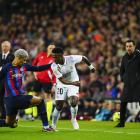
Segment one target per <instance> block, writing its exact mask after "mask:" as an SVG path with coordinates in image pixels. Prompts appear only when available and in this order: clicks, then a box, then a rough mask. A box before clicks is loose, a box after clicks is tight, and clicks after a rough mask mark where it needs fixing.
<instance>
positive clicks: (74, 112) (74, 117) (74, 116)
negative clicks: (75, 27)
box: [71, 105, 78, 121]
mask: <svg viewBox="0 0 140 140" xmlns="http://www.w3.org/2000/svg"><path fill="white" fill-rule="evenodd" d="M77 111H78V105H77V106H76V107H71V115H72V118H71V120H72V121H76V116H77Z"/></svg>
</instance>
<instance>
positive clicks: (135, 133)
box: [18, 125, 140, 135]
mask: <svg viewBox="0 0 140 140" xmlns="http://www.w3.org/2000/svg"><path fill="white" fill-rule="evenodd" d="M18 126H21V127H40V128H42V126H26V125H18ZM57 129H68V130H74V129H70V128H57ZM79 130H80V131H91V132H104V133H117V134H118V133H121V134H132V135H134V134H136V135H140V133H129V132H114V131H101V130H86V129H79ZM79 130H78V131H79Z"/></svg>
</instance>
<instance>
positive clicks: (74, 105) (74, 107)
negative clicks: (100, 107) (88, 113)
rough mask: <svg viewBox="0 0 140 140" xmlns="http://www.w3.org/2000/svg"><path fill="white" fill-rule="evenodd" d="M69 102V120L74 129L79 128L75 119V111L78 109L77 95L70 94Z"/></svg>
mask: <svg viewBox="0 0 140 140" xmlns="http://www.w3.org/2000/svg"><path fill="white" fill-rule="evenodd" d="M70 103H71V115H72V118H71V122H72V124H73V127H74V129H75V130H78V129H79V125H78V123H77V120H76V116H77V111H78V105H77V104H78V97H77V96H70Z"/></svg>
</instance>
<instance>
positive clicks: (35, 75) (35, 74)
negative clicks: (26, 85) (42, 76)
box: [34, 72, 38, 80]
mask: <svg viewBox="0 0 140 140" xmlns="http://www.w3.org/2000/svg"><path fill="white" fill-rule="evenodd" d="M34 77H35V80H38V78H37V73H36V72H34Z"/></svg>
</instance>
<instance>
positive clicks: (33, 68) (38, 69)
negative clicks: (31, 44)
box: [25, 63, 52, 71]
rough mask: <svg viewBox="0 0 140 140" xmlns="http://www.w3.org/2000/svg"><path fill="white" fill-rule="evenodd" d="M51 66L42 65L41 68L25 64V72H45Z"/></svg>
mask: <svg viewBox="0 0 140 140" xmlns="http://www.w3.org/2000/svg"><path fill="white" fill-rule="evenodd" d="M51 64H52V63H50V64H47V65H42V66H32V65H30V64H29V63H26V64H25V67H26V70H27V71H44V70H47V69H49V68H50V67H51Z"/></svg>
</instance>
